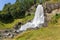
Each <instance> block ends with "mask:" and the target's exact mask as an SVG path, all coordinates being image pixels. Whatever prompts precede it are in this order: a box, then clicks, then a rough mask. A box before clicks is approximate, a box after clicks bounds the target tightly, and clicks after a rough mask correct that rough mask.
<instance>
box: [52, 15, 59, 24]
mask: <svg viewBox="0 0 60 40" xmlns="http://www.w3.org/2000/svg"><path fill="white" fill-rule="evenodd" d="M59 18H60V14H56V15H55V16H53V17H52V19H53V20H52V22H53V23H54V24H55V23H57V22H58V21H57V20H58V19H59Z"/></svg>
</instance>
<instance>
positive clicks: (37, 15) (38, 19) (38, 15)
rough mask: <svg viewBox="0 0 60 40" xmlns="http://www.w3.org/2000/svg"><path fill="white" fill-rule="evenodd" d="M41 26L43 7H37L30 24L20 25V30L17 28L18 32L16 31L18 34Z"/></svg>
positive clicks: (42, 22)
mask: <svg viewBox="0 0 60 40" xmlns="http://www.w3.org/2000/svg"><path fill="white" fill-rule="evenodd" d="M42 24H44V11H43V6H42V5H38V6H37V8H36V12H35V16H34V19H33V20H32V22H27V23H26V24H24V25H22V26H21V28H19V30H17V31H18V32H19V31H25V30H27V29H28V28H36V27H41V25H42Z"/></svg>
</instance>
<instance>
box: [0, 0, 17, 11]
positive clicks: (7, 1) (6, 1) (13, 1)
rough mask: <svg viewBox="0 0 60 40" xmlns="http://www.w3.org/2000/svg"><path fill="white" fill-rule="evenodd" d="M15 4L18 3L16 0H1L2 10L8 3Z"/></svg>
mask: <svg viewBox="0 0 60 40" xmlns="http://www.w3.org/2000/svg"><path fill="white" fill-rule="evenodd" d="M15 2H16V0H0V10H2V9H3V7H4V5H5V4H7V3H11V4H14V3H15Z"/></svg>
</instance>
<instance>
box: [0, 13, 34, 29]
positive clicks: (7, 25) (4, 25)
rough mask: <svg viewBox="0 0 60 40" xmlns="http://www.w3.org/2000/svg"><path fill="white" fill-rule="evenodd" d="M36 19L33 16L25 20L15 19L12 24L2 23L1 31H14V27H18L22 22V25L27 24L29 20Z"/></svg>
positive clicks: (0, 25)
mask: <svg viewBox="0 0 60 40" xmlns="http://www.w3.org/2000/svg"><path fill="white" fill-rule="evenodd" d="M33 17H34V14H31V16H26V17H25V18H22V19H15V20H14V21H13V22H12V23H8V24H5V23H2V22H1V21H0V30H4V29H12V28H13V27H14V25H16V24H17V23H18V22H22V23H26V22H27V21H28V20H32V19H33Z"/></svg>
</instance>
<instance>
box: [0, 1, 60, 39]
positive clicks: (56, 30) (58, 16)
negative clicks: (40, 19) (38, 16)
mask: <svg viewBox="0 0 60 40" xmlns="http://www.w3.org/2000/svg"><path fill="white" fill-rule="evenodd" d="M23 2H24V3H23ZM42 3H43V6H44V13H45V15H44V16H45V17H46V20H47V22H46V23H47V26H43V27H41V28H38V29H28V30H27V31H24V32H22V33H18V34H16V35H14V37H12V38H9V37H8V36H7V37H6V38H4V37H5V36H2V38H3V39H2V40H60V0H58V1H57V0H44V1H43V2H42ZM45 3H47V5H49V6H46V5H44V4H45ZM55 3H56V5H58V3H59V7H58V6H56V5H55ZM38 4H39V1H37V3H36V4H34V2H33V1H32V0H29V1H28V0H25V1H19V0H17V1H16V3H15V4H13V5H11V4H10V3H8V4H6V5H5V6H4V9H3V10H2V11H1V12H0V32H2V33H4V32H5V31H6V30H7V29H13V30H14V27H15V26H16V25H17V24H19V23H22V24H21V25H23V24H25V23H27V22H29V21H31V20H32V19H33V18H34V13H35V10H36V6H37V5H38ZM50 4H52V5H54V6H51V5H50ZM27 5H28V6H27ZM45 7H46V9H47V11H46V9H45ZM21 25H18V26H19V28H20V26H21ZM13 30H12V31H13ZM8 31H9V30H8ZM12 34H13V32H12ZM0 36H1V33H0Z"/></svg>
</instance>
